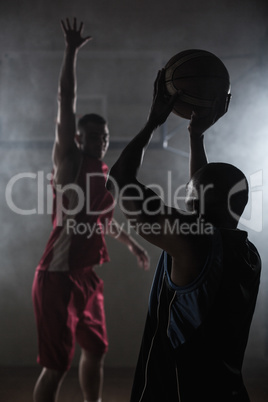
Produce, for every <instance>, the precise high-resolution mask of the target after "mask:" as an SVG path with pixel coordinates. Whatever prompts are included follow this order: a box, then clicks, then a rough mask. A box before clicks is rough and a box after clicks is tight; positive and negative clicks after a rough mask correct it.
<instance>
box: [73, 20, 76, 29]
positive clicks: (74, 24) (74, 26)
mask: <svg viewBox="0 0 268 402" xmlns="http://www.w3.org/2000/svg"><path fill="white" fill-rule="evenodd" d="M73 29H74V31H76V18H75V17H74V23H73Z"/></svg>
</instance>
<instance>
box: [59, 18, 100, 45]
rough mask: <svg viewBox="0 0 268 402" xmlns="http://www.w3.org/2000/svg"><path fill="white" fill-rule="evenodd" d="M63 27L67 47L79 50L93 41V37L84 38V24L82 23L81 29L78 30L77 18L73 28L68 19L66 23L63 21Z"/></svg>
mask: <svg viewBox="0 0 268 402" xmlns="http://www.w3.org/2000/svg"><path fill="white" fill-rule="evenodd" d="M61 27H62V30H63V33H64V37H65V43H66V46H69V47H70V48H72V49H79V48H81V47H82V46H84V45H85V44H86V43H87V42H88V41H89V40H91V39H92V37H91V36H85V37H84V38H83V37H82V32H83V28H84V23H83V22H81V23H80V25H79V28H77V22H76V18H74V20H73V25H72V26H71V24H70V21H69V19H68V18H66V22H64V21H63V20H61Z"/></svg>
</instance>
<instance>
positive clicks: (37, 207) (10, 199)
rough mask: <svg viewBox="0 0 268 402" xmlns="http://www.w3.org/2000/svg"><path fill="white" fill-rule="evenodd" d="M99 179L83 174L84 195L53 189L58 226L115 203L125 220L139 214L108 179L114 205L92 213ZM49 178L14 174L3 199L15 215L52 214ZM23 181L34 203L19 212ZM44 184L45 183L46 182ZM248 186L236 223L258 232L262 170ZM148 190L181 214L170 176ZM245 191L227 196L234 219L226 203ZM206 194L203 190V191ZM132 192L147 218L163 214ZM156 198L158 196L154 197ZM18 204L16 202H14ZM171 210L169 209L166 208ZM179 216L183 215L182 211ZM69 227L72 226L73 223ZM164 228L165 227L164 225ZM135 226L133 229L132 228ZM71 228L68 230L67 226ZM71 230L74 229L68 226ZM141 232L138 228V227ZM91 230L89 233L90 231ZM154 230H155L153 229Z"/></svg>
mask: <svg viewBox="0 0 268 402" xmlns="http://www.w3.org/2000/svg"><path fill="white" fill-rule="evenodd" d="M100 176H101V177H102V179H104V175H103V174H101V173H89V174H87V181H86V190H85V193H84V191H83V190H82V189H81V188H80V187H79V186H78V185H77V184H74V183H73V184H67V185H64V186H61V185H56V186H55V188H56V191H57V197H56V208H57V211H58V225H62V224H63V217H75V215H77V214H78V213H79V212H80V211H81V210H82V208H83V207H84V206H85V207H86V213H87V214H88V215H101V214H105V213H107V212H109V211H111V210H112V209H113V208H114V207H115V205H116V203H118V205H119V207H120V208H121V209H122V211H123V212H124V213H127V214H128V215H129V216H135V214H136V213H139V212H141V211H134V212H133V211H127V210H126V209H125V208H124V201H125V200H127V199H129V198H128V196H127V190H128V189H129V185H127V186H125V188H123V189H121V190H120V191H119V188H118V186H117V183H116V182H115V180H113V179H112V178H111V177H110V180H113V184H114V189H115V197H114V203H113V204H112V205H111V206H110V207H109V208H108V209H103V210H96V209H92V208H91V205H90V201H89V200H90V191H91V180H95V179H96V177H100ZM51 178H52V175H51V173H49V174H45V173H44V172H43V171H38V172H37V173H32V172H24V173H18V174H16V175H14V176H13V177H12V178H11V179H10V180H9V181H8V183H7V185H6V189H5V198H6V202H7V205H8V207H9V208H10V209H11V210H12V211H13V212H14V213H16V214H19V215H43V214H52V197H51V190H50V187H51V185H50V181H51ZM23 180H32V181H34V185H35V186H36V193H37V195H36V199H35V200H33V207H32V208H28V209H27V208H26V209H25V208H21V207H20V206H19V205H18V204H17V203H16V202H15V201H14V199H15V198H16V199H18V197H14V194H16V185H18V183H19V182H21V183H20V184H22V183H23ZM46 181H47V182H46ZM249 184H250V194H249V195H250V197H249V203H248V206H247V208H249V209H250V211H249V216H248V217H244V215H243V216H242V217H241V218H240V219H239V222H240V224H242V225H243V226H244V227H246V228H247V229H250V230H253V231H256V232H261V231H262V228H263V188H262V187H263V172H262V170H260V171H258V172H255V173H254V174H252V175H250V177H249ZM148 187H149V188H151V189H152V190H155V192H157V194H159V196H160V197H161V198H162V200H163V201H164V203H165V204H166V205H169V206H170V205H172V206H173V208H177V209H180V210H181V206H180V203H181V202H182V201H184V198H185V185H181V186H179V187H177V188H176V189H175V191H172V172H171V171H169V172H168V176H167V180H166V188H165V189H164V188H162V187H161V186H160V185H159V184H151V185H148ZM244 189H245V185H244V183H243V182H241V183H238V184H237V185H235V186H234V187H233V188H232V189H231V191H230V193H229V210H230V213H231V215H232V216H233V217H234V218H236V219H238V218H239V217H238V216H237V215H236V214H235V213H234V212H233V211H232V210H231V208H230V200H231V197H232V196H233V195H234V194H237V193H239V191H242V190H244ZM205 190H206V189H205ZM70 191H71V192H73V193H74V194H75V195H76V197H75V199H76V203H75V205H73V206H72V207H71V206H69V208H67V207H66V206H64V203H63V198H64V195H65V194H67V193H68V192H70ZM135 191H136V194H137V195H136V200H140V201H141V204H142V209H143V212H145V213H146V214H148V215H154V214H161V213H163V210H162V209H159V210H156V211H151V210H149V207H148V206H149V201H150V200H149V201H148V200H143V194H142V191H141V189H140V188H139V187H136V188H135ZM202 194H203V196H205V191H203V193H202ZM156 197H158V196H156ZM17 202H18V201H17ZM170 210H171V208H170ZM182 213H186V212H184V211H182ZM71 222H72V225H73V221H71ZM167 225H168V224H167ZM134 226H135V225H134ZM136 226H137V225H136ZM70 227H71V226H70ZM72 228H74V226H72ZM140 229H141V227H140ZM91 230H92V229H91ZM143 230H147V228H143ZM151 230H156V227H155V226H154V227H152V228H151ZM157 230H158V228H157Z"/></svg>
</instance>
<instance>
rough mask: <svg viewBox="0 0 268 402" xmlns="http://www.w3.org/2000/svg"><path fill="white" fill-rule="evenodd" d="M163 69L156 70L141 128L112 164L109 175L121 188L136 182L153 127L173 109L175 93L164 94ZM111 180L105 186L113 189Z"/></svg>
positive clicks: (162, 121) (163, 119)
mask: <svg viewBox="0 0 268 402" xmlns="http://www.w3.org/2000/svg"><path fill="white" fill-rule="evenodd" d="M164 74H165V72H164V69H163V70H161V71H159V72H158V75H157V78H156V80H155V84H154V97H153V103H152V107H151V110H150V113H149V116H148V119H147V122H146V124H145V126H144V127H143V129H142V130H141V131H140V132H139V133H138V134H137V135H136V136H135V137H134V138H133V140H132V141H130V143H129V144H128V145H127V146H126V148H125V149H124V150H123V152H122V153H121V155H120V157H119V158H118V160H117V162H116V163H115V164H114V165H113V167H112V169H111V171H110V176H111V177H112V178H114V179H115V180H116V182H117V184H118V185H119V187H120V188H121V189H122V187H124V186H125V185H126V184H130V183H136V182H137V175H138V171H139V168H140V166H141V164H142V161H143V156H144V152H145V150H146V148H147V146H148V144H149V142H150V140H151V138H152V136H153V132H154V131H155V129H156V128H157V127H158V126H160V125H161V124H163V123H164V122H165V121H166V119H167V117H168V116H169V114H170V113H171V111H172V109H173V105H174V102H175V100H176V97H177V94H175V95H174V96H173V97H170V96H167V97H165V95H164V87H163V78H164ZM113 184H114V181H113V180H108V182H107V188H108V189H109V190H110V191H113Z"/></svg>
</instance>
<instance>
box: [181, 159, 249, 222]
mask: <svg viewBox="0 0 268 402" xmlns="http://www.w3.org/2000/svg"><path fill="white" fill-rule="evenodd" d="M247 202H248V182H247V179H246V177H245V175H244V174H243V173H242V172H241V170H239V169H238V168H236V167H235V166H233V165H230V164H228V163H209V164H207V165H205V166H204V167H203V168H201V169H199V170H198V171H197V172H196V173H195V174H194V175H193V177H192V178H191V180H190V182H189V183H188V185H187V194H186V206H187V209H188V210H192V211H196V212H198V214H199V215H200V216H202V217H204V219H205V220H207V221H208V222H210V223H212V224H213V225H215V226H221V227H231V228H235V227H236V226H237V224H238V220H239V218H240V216H241V215H242V213H243V211H244V209H245V206H246V205H247Z"/></svg>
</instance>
